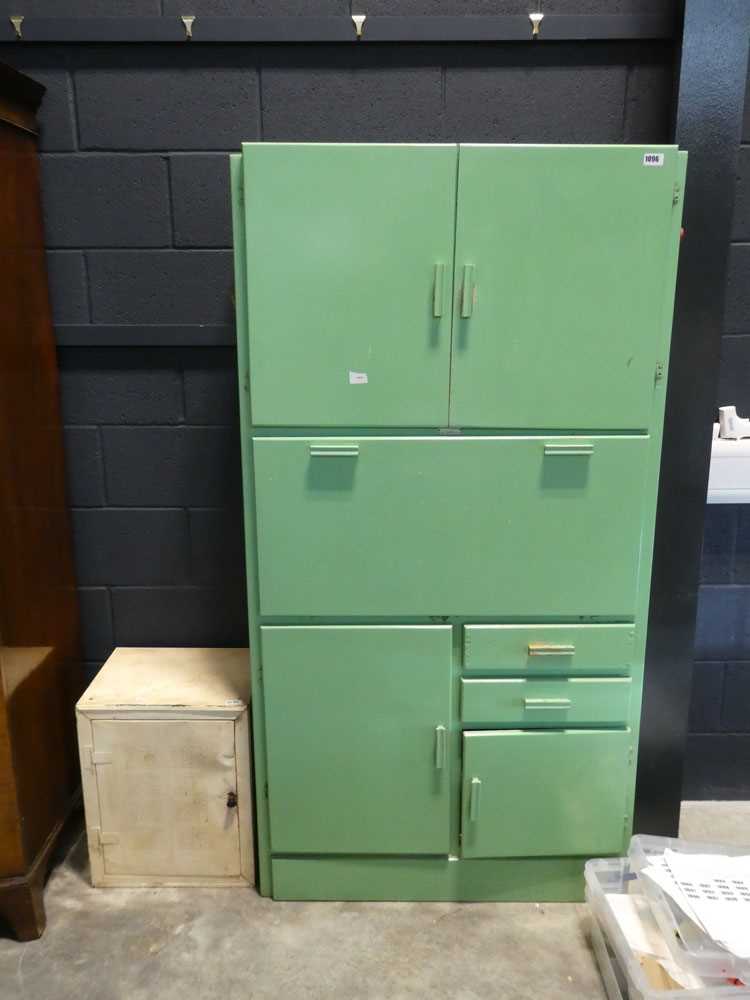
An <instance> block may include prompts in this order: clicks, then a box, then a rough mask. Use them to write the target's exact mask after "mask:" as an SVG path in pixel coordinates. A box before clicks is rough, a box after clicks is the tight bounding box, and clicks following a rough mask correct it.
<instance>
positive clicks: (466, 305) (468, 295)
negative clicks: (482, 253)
mask: <svg viewBox="0 0 750 1000" xmlns="http://www.w3.org/2000/svg"><path fill="white" fill-rule="evenodd" d="M473 312H474V265H473V264H464V278H463V285H462V288H461V318H462V319H469V318H470V317H471V314H472V313H473Z"/></svg>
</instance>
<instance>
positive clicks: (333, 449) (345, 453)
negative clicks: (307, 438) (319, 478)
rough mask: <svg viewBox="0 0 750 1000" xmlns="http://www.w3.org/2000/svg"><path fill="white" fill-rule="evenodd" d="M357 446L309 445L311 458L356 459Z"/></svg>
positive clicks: (357, 453)
mask: <svg viewBox="0 0 750 1000" xmlns="http://www.w3.org/2000/svg"><path fill="white" fill-rule="evenodd" d="M357 455H359V445H358V444H311V445H310V457H311V458H356V457H357Z"/></svg>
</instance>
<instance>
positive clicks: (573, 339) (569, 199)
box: [450, 145, 681, 429]
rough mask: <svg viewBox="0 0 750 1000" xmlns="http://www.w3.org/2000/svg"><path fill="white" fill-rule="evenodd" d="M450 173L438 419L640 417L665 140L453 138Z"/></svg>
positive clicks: (653, 323)
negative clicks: (449, 270) (539, 142)
mask: <svg viewBox="0 0 750 1000" xmlns="http://www.w3.org/2000/svg"><path fill="white" fill-rule="evenodd" d="M649 154H656V158H655V159H654V157H653V156H649ZM458 176H459V181H458V209H457V229H456V267H455V278H454V281H455V295H454V329H453V358H452V379H451V407H450V409H451V423H452V424H454V425H457V426H460V427H545V428H580V429H587V428H608V429H609V428H611V429H638V428H645V427H647V426H648V425H649V423H650V414H651V405H652V397H653V389H654V373H655V369H656V363H657V361H660V362H662V363H663V362H664V361H665V360H666V358H665V354H664V352H665V350H666V337H665V331H666V330H667V328H668V324H669V321H670V319H671V310H672V299H671V296H669V301H668V303H667V301H666V295H665V281H666V275H667V274H668V264H669V261H670V258H671V257H672V256H673V255H674V254H675V253H676V246H675V245H674V236H673V231H672V226H671V220H672V213H673V211H681V208H680V207H679V206H677V207H676V208H675V207H674V206H673V199H674V195H675V182H676V180H677V177H678V153H677V150H676V148H675V147H671V146H659V147H651V146H649V147H645V146H644V147H640V146H619V147H615V146H603V147H599V148H591V147H580V146H578V147H577V146H546V147H545V146H541V147H540V146H523V145H519V146H472V145H462V146H461V148H460V153H459V174H458ZM667 307H668V312H667V311H666V309H667Z"/></svg>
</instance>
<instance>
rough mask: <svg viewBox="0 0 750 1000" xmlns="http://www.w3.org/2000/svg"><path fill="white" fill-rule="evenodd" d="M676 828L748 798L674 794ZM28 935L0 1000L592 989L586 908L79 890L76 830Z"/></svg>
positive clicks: (543, 995)
mask: <svg viewBox="0 0 750 1000" xmlns="http://www.w3.org/2000/svg"><path fill="white" fill-rule="evenodd" d="M681 833H682V835H683V836H685V837H692V838H694V839H708V840H715V841H722V840H725V841H727V842H729V841H734V842H737V843H742V838H743V837H745V838H746V840H747V839H750V803H748V802H733V803H684V805H683V813H682V829H681ZM46 906H47V918H48V927H47V931H46V933H45V935H44V936H43V937H42V938H41V940H39V941H35V942H32V943H29V944H18V943H16V942H14V941H10V940H7V939H0V998H2V1000H6V998H7V1000H10V998H13V1000H89V998H91V1000H208V998H211V1000H240V998H241V1000H265V998H279V1000H319V998H320V1000H323V998H325V1000H331V998H337V1000H354V998H357V1000H360V998H362V1000H364V998H366V1000H386V998H388V1000H412V998H414V1000H416V998H420V1000H423V998H427V997H429V998H430V1000H442V998H445V1000H448V998H450V1000H479V998H482V1000H527V998H528V1000H557V998H561V997H571V998H576V1000H589V998H591V1000H593V998H597V1000H598V998H601V997H604V996H605V993H604V990H603V988H602V986H601V983H600V981H599V975H598V972H597V968H596V965H595V962H594V958H593V955H592V953H591V950H590V948H589V945H588V938H587V932H588V917H587V913H586V907H585V906H584V905H578V904H561V903H557V904H545V905H536V904H533V903H532V904H525V903H505V904H496V903H477V904H466V903H463V904H461V903H458V904H454V903H274V902H270V901H268V900H265V899H261V898H260V897H259V896H257V895H256V894H255V893H254V892H253V891H245V890H233V889H219V890H209V889H203V890H188V889H179V890H178V889H160V890H152V889H92V888H91V887H90V885H89V883H88V864H87V859H86V848H85V842H84V840H83V838H82V837H81V838H79V839H78V840H77V842H76V843H75V844H74V846H73V847H72V849H71V851H70V853H69V854H68V856H67V858H66V859H65V861H64V862H63V863H62V864H60V865H59V866H58V867H57V868H56V869H55V871H54V872H53V873H52V876H51V877H50V880H49V883H48V886H47V890H46Z"/></svg>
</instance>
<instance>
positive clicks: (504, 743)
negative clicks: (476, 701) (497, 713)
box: [461, 729, 633, 858]
mask: <svg viewBox="0 0 750 1000" xmlns="http://www.w3.org/2000/svg"><path fill="white" fill-rule="evenodd" d="M632 744H633V736H632V733H631V732H630V730H611V731H607V730H595V729H591V730H583V729H581V730H575V729H568V730H559V729H558V730H550V731H548V732H531V731H526V730H507V731H482V732H475V733H464V772H463V801H462V824H461V829H462V839H461V843H462V853H463V856H464V857H466V858H514V857H537V856H550V857H553V856H565V855H586V854H588V855H599V854H602V855H604V854H616V853H618V852H620V851H621V850H622V849H623V838H624V835H625V788H626V784H627V783H626V777H627V772H628V768H629V767H630V766H632V756H631V755H632V749H633V746H632Z"/></svg>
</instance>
